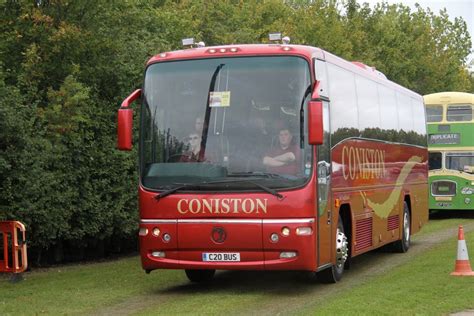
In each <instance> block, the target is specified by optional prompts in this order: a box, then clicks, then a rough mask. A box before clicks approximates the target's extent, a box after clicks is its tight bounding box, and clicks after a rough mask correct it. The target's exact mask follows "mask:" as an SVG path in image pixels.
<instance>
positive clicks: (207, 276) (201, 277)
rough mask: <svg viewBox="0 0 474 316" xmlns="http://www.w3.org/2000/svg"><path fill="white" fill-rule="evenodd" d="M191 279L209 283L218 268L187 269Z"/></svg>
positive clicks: (196, 281) (187, 274) (195, 281)
mask: <svg viewBox="0 0 474 316" xmlns="http://www.w3.org/2000/svg"><path fill="white" fill-rule="evenodd" d="M185 272H186V276H187V277H188V279H189V281H191V282H194V283H209V282H211V280H212V278H213V277H214V274H215V273H216V270H188V269H186V270H185Z"/></svg>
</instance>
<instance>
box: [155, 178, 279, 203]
mask: <svg viewBox="0 0 474 316" xmlns="http://www.w3.org/2000/svg"><path fill="white" fill-rule="evenodd" d="M237 182H245V183H251V184H253V185H255V186H256V187H258V188H260V189H262V190H263V191H265V192H267V193H270V194H272V195H274V196H276V197H277V198H278V200H282V199H283V198H284V196H283V195H282V194H280V193H279V192H278V191H277V190H275V189H272V188H269V187H267V186H264V185H262V184H260V183H256V182H254V181H252V180H250V179H228V180H217V181H203V182H198V183H186V184H181V185H178V186H176V187H174V188H172V189H169V190H166V191H163V192H161V193H159V194H157V195H155V200H160V199H162V198H164V197H166V196H168V195H170V194H173V193H175V192H177V191H179V190H182V189H187V188H193V187H199V186H201V185H208V184H220V183H237Z"/></svg>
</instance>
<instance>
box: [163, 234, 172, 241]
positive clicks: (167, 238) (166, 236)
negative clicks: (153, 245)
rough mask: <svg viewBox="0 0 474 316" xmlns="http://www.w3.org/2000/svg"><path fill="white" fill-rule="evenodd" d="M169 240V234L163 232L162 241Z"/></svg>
mask: <svg viewBox="0 0 474 316" xmlns="http://www.w3.org/2000/svg"><path fill="white" fill-rule="evenodd" d="M170 240H171V236H170V234H164V235H163V241H164V242H170Z"/></svg>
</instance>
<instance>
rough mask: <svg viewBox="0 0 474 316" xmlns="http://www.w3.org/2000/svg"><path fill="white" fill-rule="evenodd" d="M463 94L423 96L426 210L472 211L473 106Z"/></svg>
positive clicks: (473, 187) (473, 186)
mask: <svg viewBox="0 0 474 316" xmlns="http://www.w3.org/2000/svg"><path fill="white" fill-rule="evenodd" d="M465 95H467V94H464V93H463V94H459V95H458V94H457V93H452V92H450V93H437V94H433V95H429V96H425V103H426V109H427V121H428V128H427V130H428V148H429V159H430V160H429V168H430V171H429V185H430V198H429V208H430V210H474V118H473V117H474V116H473V112H474V111H473V107H474V106H473V105H472V104H469V103H468V102H466V101H465V100H464V101H463V100H462V99H459V98H458V97H459V96H461V97H464V96H465ZM434 96H436V98H434ZM443 100H444V101H443ZM467 101H469V99H467Z"/></svg>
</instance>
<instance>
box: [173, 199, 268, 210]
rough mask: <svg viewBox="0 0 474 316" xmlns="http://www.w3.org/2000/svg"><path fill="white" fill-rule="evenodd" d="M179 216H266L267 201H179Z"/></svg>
mask: <svg viewBox="0 0 474 316" xmlns="http://www.w3.org/2000/svg"><path fill="white" fill-rule="evenodd" d="M177 210H178V212H179V213H180V214H229V213H232V214H239V213H244V214H260V213H263V214H267V199H258V198H257V199H250V198H246V199H236V198H224V199H181V200H179V201H178V204H177Z"/></svg>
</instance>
